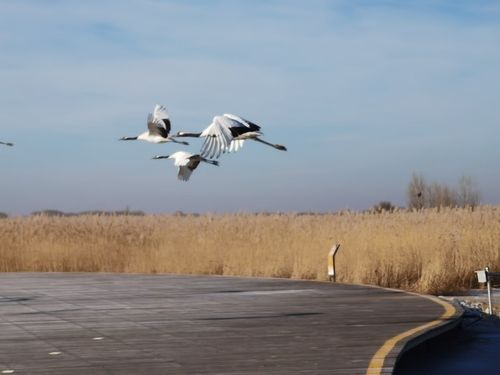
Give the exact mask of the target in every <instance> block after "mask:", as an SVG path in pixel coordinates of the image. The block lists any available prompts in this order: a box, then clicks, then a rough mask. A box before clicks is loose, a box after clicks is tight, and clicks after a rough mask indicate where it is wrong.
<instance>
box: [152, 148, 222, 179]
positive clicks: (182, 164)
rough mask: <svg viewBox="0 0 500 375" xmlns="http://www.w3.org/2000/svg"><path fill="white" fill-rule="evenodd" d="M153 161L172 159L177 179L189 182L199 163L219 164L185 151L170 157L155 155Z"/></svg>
mask: <svg viewBox="0 0 500 375" xmlns="http://www.w3.org/2000/svg"><path fill="white" fill-rule="evenodd" d="M153 159H173V160H174V165H175V166H176V167H178V168H179V172H178V173H177V178H178V179H179V180H182V181H187V180H189V177H190V176H191V173H193V171H194V170H195V169H196V168H197V167H198V165H199V164H200V163H201V162H204V163H207V164H212V165H217V166H218V165H219V162H218V161H216V160H208V159H205V158H204V157H203V156H201V155H198V154H191V153H190V152H186V151H177V152H174V153H173V154H172V155H157V156H155V157H153Z"/></svg>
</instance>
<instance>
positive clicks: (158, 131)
mask: <svg viewBox="0 0 500 375" xmlns="http://www.w3.org/2000/svg"><path fill="white" fill-rule="evenodd" d="M147 124H148V130H147V131H145V132H144V133H142V134H139V135H138V136H135V137H122V138H120V139H119V140H120V141H135V140H141V141H146V142H151V143H166V142H175V143H181V144H183V145H189V143H187V142H181V141H177V140H176V139H175V136H172V135H169V133H170V119H169V116H168V112H167V109H166V108H165V107H164V106H161V105H159V104H157V105H156V106H155V109H154V111H153V113H150V114H149V115H148V122H147Z"/></svg>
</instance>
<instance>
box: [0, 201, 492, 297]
mask: <svg viewBox="0 0 500 375" xmlns="http://www.w3.org/2000/svg"><path fill="white" fill-rule="evenodd" d="M499 240H500V207H489V206H482V207H478V208H476V209H475V210H473V211H472V210H470V209H441V210H436V209H428V210H423V211H414V212H409V211H397V212H393V213H382V214H373V213H351V212H342V213H337V214H327V215H295V214H271V215H268V214H260V215H253V214H228V215H202V216H178V215H159V216H156V215H151V216H143V217H135V216H98V215H89V216H79V217H47V216H31V217H17V218H16V217H14V218H7V219H2V220H0V271H3V272H11V271H47V272H51V271H70V272H130V273H178V274H209V275H238V276H272V277H287V278H288V277H289V278H298V279H312V280H326V279H327V275H326V259H327V258H326V256H327V253H328V251H329V249H330V248H331V246H332V245H333V244H334V243H335V242H339V243H341V244H342V247H341V249H340V251H339V253H338V256H337V273H338V278H337V281H339V282H348V283H365V284H374V285H381V286H386V287H394V288H401V289H406V290H412V291H418V292H423V293H432V294H439V293H452V292H457V291H459V290H462V289H465V288H469V287H471V286H473V285H474V273H473V271H474V270H475V269H479V268H482V267H484V266H486V265H489V266H490V267H491V268H492V269H495V270H498V271H500V241H499Z"/></svg>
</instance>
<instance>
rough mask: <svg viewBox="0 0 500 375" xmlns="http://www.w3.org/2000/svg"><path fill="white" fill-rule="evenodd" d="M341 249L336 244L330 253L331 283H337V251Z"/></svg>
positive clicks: (329, 272) (329, 274) (329, 270)
mask: <svg viewBox="0 0 500 375" xmlns="http://www.w3.org/2000/svg"><path fill="white" fill-rule="evenodd" d="M339 249H340V244H339V243H338V244H335V245H334V246H333V247H332V248H331V250H330V252H329V253H328V278H329V279H330V281H331V282H335V281H336V274H335V254H337V251H339Z"/></svg>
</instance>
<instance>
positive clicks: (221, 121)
mask: <svg viewBox="0 0 500 375" xmlns="http://www.w3.org/2000/svg"><path fill="white" fill-rule="evenodd" d="M235 125H239V123H238V122H237V121H235V120H233V119H230V118H228V117H225V116H215V117H214V119H213V121H212V123H211V124H210V125H209V126H208V127H207V128H206V129H205V130H203V132H202V133H201V135H200V137H205V141H204V142H203V145H202V146H201V150H200V154H201V156H203V157H210V158H214V157H215V158H218V157H219V156H220V155H221V154H222V153H224V152H226V151H228V149H229V145H230V143H231V141H232V140H233V138H234V136H233V135H232V133H231V126H235Z"/></svg>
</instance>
